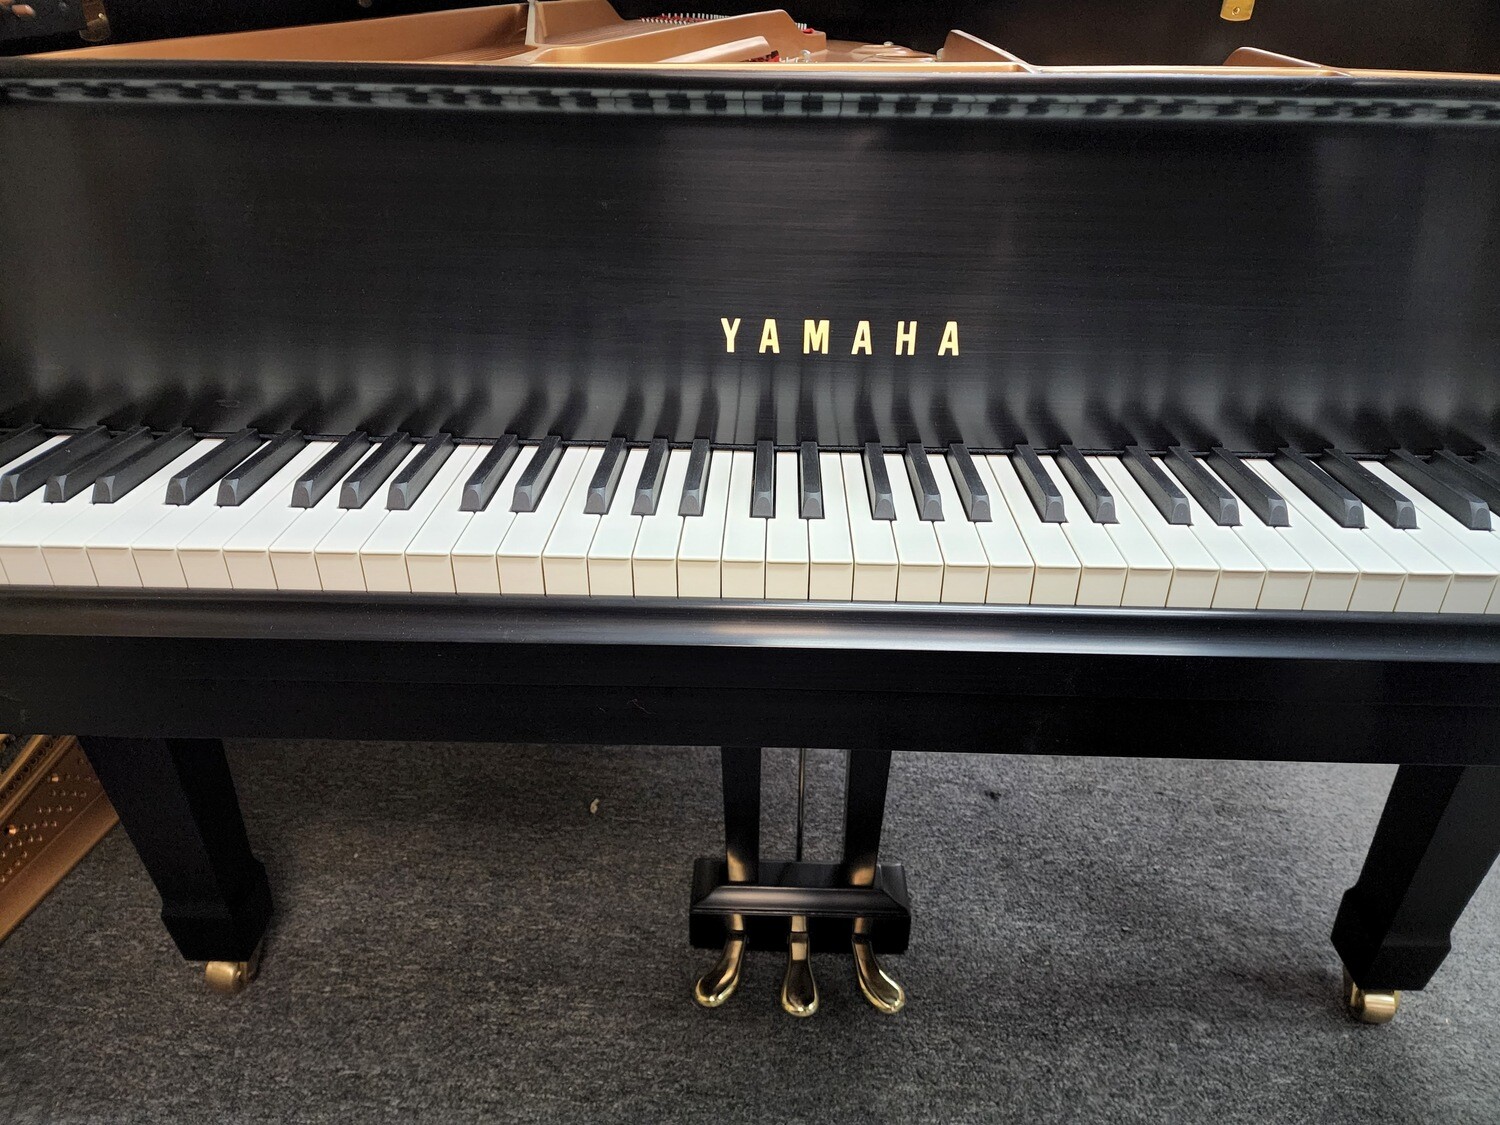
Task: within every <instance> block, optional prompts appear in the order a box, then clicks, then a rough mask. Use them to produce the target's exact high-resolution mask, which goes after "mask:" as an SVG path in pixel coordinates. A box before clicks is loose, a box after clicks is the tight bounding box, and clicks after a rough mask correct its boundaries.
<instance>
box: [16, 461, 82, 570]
mask: <svg viewBox="0 0 1500 1125" xmlns="http://www.w3.org/2000/svg"><path fill="white" fill-rule="evenodd" d="M62 441H63V439H61V438H57V439H53V440H51V441H48V442H46V443H44V444H42V445H40V446H38V447H37V448H35V449H32V450H30V451H29V452H28V453H27V454H26V455H25V456H23V457H18V458H15V459H14V461H13V465H14V466H15V467H19V466H21V465H24V464H26V462H28V461H31V460H32V459H34V458H36V457H39V456H41V455H42V454H43V453H45V452H47V451H48V450H50V449H52V448H53V447H54V446H56V445H59V444H61V443H62ZM11 467H12V466H11V465H7V466H6V469H7V470H8V469H9V468H11ZM46 492H47V490H46V488H45V487H42V488H37V489H35V490H33V491H32V492H30V493H28V494H27V495H25V496H23V497H21V498H20V499H19V500H9V501H6V502H4V503H0V567H3V568H4V573H5V578H6V580H7V582H8V583H9V584H11V585H13V586H51V585H54V584H55V583H54V582H53V579H52V572H51V571H50V570H49V569H48V568H47V560H46V558H45V557H44V556H43V554H42V545H43V544H44V543H45V542H46V541H47V540H48V539H49V538H51V537H52V536H53V535H56V534H58V533H59V532H61V531H63V530H64V529H65V528H66V527H67V526H68V525H69V524H71V523H72V522H73V521H74V520H75V519H78V518H79V517H80V516H84V515H87V513H88V512H89V510H90V508H91V507H92V503H93V501H92V492H93V490H92V489H84V490H83V491H82V492H80V493H79V494H78V495H76V496H74V497H73V498H72V499H70V500H67V501H64V502H61V503H57V504H48V503H46V501H45V496H46Z"/></svg>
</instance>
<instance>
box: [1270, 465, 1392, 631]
mask: <svg viewBox="0 0 1500 1125" xmlns="http://www.w3.org/2000/svg"><path fill="white" fill-rule="evenodd" d="M1245 464H1247V465H1249V466H1250V469H1251V470H1252V471H1253V472H1255V473H1258V474H1259V475H1260V476H1261V477H1262V478H1263V479H1264V480H1265V482H1266V483H1267V484H1269V485H1270V486H1271V487H1272V488H1274V489H1275V490H1276V491H1277V492H1278V493H1280V494H1281V496H1282V498H1283V499H1285V500H1286V502H1287V515H1288V516H1289V517H1290V520H1291V522H1290V524H1289V525H1288V526H1286V527H1280V528H1277V529H1276V530H1277V533H1278V534H1279V535H1281V536H1282V537H1283V538H1284V539H1285V540H1286V541H1287V543H1289V544H1290V545H1291V547H1292V549H1293V550H1294V551H1296V552H1297V554H1299V555H1301V556H1302V557H1303V558H1304V559H1306V560H1307V563H1308V565H1309V566H1311V567H1312V582H1311V583H1310V584H1309V586H1308V591H1307V600H1306V601H1305V602H1304V603H1303V608H1304V609H1310V610H1320V611H1324V612H1336V611H1340V610H1348V609H1355V608H1360V607H1359V606H1358V605H1357V604H1356V599H1357V598H1360V600H1361V601H1373V602H1376V603H1378V604H1381V605H1382V606H1383V608H1384V609H1386V610H1387V611H1389V610H1391V609H1394V608H1395V605H1396V597H1397V595H1398V594H1399V593H1400V590H1401V585H1400V575H1399V573H1398V574H1396V575H1394V577H1395V579H1396V581H1395V582H1391V581H1389V579H1390V578H1391V577H1393V576H1392V575H1391V574H1390V571H1391V570H1394V567H1393V565H1392V564H1391V561H1390V559H1389V557H1387V556H1383V555H1382V554H1381V553H1380V552H1379V549H1378V548H1375V547H1374V546H1373V545H1372V544H1370V543H1369V540H1368V539H1366V538H1365V537H1364V536H1363V535H1362V534H1361V532H1360V529H1359V528H1347V527H1340V526H1339V525H1338V524H1337V523H1336V522H1335V521H1334V520H1333V518H1332V517H1331V516H1329V515H1328V513H1327V512H1325V511H1323V509H1322V508H1321V507H1320V506H1319V505H1318V504H1317V502H1316V501H1314V500H1313V499H1312V497H1310V496H1308V495H1307V494H1306V493H1304V492H1303V491H1302V490H1301V489H1300V488H1298V487H1297V486H1296V485H1295V484H1294V483H1293V482H1292V481H1291V480H1289V479H1288V478H1287V477H1286V476H1285V475H1284V474H1283V473H1281V472H1280V471H1278V470H1277V469H1276V468H1275V466H1273V465H1272V464H1271V462H1270V461H1269V460H1267V459H1265V458H1261V457H1254V458H1247V459H1246V461H1245ZM1309 507H1310V508H1312V509H1313V510H1314V511H1315V512H1317V513H1318V514H1319V515H1320V516H1321V517H1322V519H1321V520H1320V519H1317V518H1314V517H1311V516H1308V515H1307V514H1306V511H1305V510H1306V508H1309ZM1328 528H1336V529H1337V530H1339V531H1352V532H1354V533H1355V535H1354V538H1355V539H1356V540H1357V541H1358V542H1359V543H1360V544H1361V545H1362V546H1361V547H1359V548H1356V549H1355V550H1356V551H1357V552H1358V553H1360V554H1363V555H1370V554H1371V552H1374V554H1373V556H1372V557H1371V562H1372V564H1374V565H1375V566H1379V565H1380V563H1381V561H1382V560H1383V563H1384V567H1385V570H1384V571H1381V570H1372V571H1371V572H1370V573H1369V574H1366V573H1365V571H1364V570H1362V568H1361V567H1360V566H1359V565H1358V563H1357V562H1356V561H1355V560H1354V558H1352V557H1351V556H1350V554H1349V552H1348V551H1347V550H1345V549H1344V547H1345V546H1347V544H1348V543H1349V540H1347V539H1342V540H1340V539H1338V538H1337V537H1335V536H1331V535H1329V534H1328V531H1327V529H1328ZM1366 578H1368V579H1369V580H1370V581H1369V588H1368V589H1367V590H1365V591H1364V595H1363V598H1361V583H1362V582H1364V581H1365V579H1366ZM1382 579H1385V581H1383V582H1382ZM1382 587H1384V589H1382ZM1387 594H1388V595H1389V597H1388V598H1387V597H1386V595H1387Z"/></svg>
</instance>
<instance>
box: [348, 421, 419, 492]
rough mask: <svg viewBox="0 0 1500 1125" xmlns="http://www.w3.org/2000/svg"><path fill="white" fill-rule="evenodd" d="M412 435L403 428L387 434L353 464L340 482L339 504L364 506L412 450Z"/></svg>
mask: <svg viewBox="0 0 1500 1125" xmlns="http://www.w3.org/2000/svg"><path fill="white" fill-rule="evenodd" d="M411 444H412V442H411V435H410V434H409V433H406V432H405V431H404V430H403V431H402V432H401V433H399V434H392V435H391V436H390V437H388V438H386V439H385V440H384V441H382V442H381V443H380V444H379V445H377V446H376V447H375V448H374V449H372V450H370V452H369V454H368V455H367V456H366V457H365V459H364V460H363V461H361V462H360V463H359V464H358V465H356V466H355V467H354V471H353V472H351V473H350V474H349V475H348V476H347V477H345V478H344V483H343V484H341V485H340V486H339V507H340V508H363V507H364V506H365V505H366V504H368V503H369V502H370V497H372V496H374V495H375V494H376V493H377V492H379V491H380V486H381V485H383V484H385V482H386V481H388V480H390V478H391V474H392V473H394V472H395V471H396V469H397V468H398V467H399V466H400V464H401V462H402V461H404V460H405V459H406V455H407V454H408V453H410V452H411Z"/></svg>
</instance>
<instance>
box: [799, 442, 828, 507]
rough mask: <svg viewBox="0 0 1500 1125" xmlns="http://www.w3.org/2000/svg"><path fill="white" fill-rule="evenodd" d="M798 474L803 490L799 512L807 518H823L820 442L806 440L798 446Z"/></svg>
mask: <svg viewBox="0 0 1500 1125" xmlns="http://www.w3.org/2000/svg"><path fill="white" fill-rule="evenodd" d="M797 475H798V477H799V482H798V483H799V485H800V488H801V492H802V498H801V502H800V503H799V504H798V505H797V514H798V515H800V516H801V517H802V518H803V519H805V520H820V519H822V518H823V461H822V458H821V457H819V456H818V443H817V442H815V441H804V442H803V443H802V444H801V445H799V446H798V447H797Z"/></svg>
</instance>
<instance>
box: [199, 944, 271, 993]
mask: <svg viewBox="0 0 1500 1125" xmlns="http://www.w3.org/2000/svg"><path fill="white" fill-rule="evenodd" d="M264 948H265V942H261V944H260V945H257V946H256V947H255V952H254V953H252V954H250V959H249V960H248V961H210V962H209V963H208V964H207V965H206V966H205V967H204V969H203V981H204V983H205V984H207V985H208V987H209V988H210V989H212V990H213V991H214V992H222V993H224V994H225V995H226V996H233V995H235V994H236V993H239V992H244V991H245V989H246V988H247V987H248V986H249V984H250V982H251V981H253V980H254V979H255V974H256V973H258V972H260V953H261V950H262V949H264Z"/></svg>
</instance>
